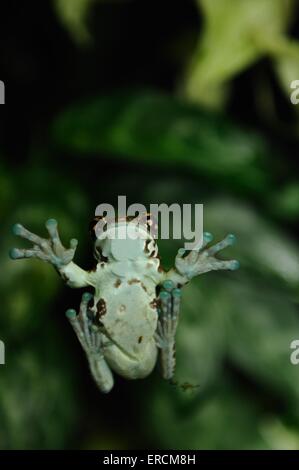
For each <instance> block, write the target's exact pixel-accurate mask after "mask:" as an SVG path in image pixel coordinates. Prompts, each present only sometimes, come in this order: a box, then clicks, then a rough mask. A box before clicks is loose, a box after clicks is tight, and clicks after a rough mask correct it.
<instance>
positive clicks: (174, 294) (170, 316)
mask: <svg viewBox="0 0 299 470" xmlns="http://www.w3.org/2000/svg"><path fill="white" fill-rule="evenodd" d="M180 301H181V290H180V289H177V288H174V283H173V282H172V281H170V280H168V281H165V282H164V283H163V284H162V289H161V291H160V294H159V299H158V304H159V307H158V315H159V318H158V324H157V331H156V335H155V339H156V344H157V347H158V348H159V349H160V350H161V352H160V357H161V369H162V376H163V378H164V379H167V380H168V379H171V378H172V377H173V374H174V370H175V334H176V330H177V326H178V321H179V311H180Z"/></svg>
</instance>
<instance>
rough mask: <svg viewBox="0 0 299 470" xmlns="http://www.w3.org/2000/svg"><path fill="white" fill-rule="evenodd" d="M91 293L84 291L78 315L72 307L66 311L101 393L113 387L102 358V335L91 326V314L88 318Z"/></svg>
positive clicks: (108, 370)
mask: <svg viewBox="0 0 299 470" xmlns="http://www.w3.org/2000/svg"><path fill="white" fill-rule="evenodd" d="M92 297H93V296H92V295H91V294H89V293H88V292H85V293H84V294H83V296H82V301H81V304H80V310H79V315H77V313H76V311H75V310H73V309H69V310H67V312H66V316H67V318H68V319H69V321H70V323H71V325H72V327H73V328H74V331H75V333H76V335H77V337H78V339H79V341H80V343H81V346H82V348H83V349H84V351H85V353H86V356H87V360H88V363H89V367H90V371H91V373H92V376H93V378H94V380H95V382H96V384H97V386H98V387H99V389H100V390H101V392H103V393H108V392H110V390H111V389H112V387H113V384H114V381H113V376H112V372H111V370H110V368H109V366H108V365H107V363H106V361H105V358H104V347H105V346H104V344H103V341H104V338H105V337H104V335H103V334H102V333H100V332H99V331H98V329H97V328H96V327H94V326H93V322H92V314H91V315H90V317H91V318H89V316H88V313H89V310H88V303H89V302H90V300H91V299H92ZM90 313H91V312H90Z"/></svg>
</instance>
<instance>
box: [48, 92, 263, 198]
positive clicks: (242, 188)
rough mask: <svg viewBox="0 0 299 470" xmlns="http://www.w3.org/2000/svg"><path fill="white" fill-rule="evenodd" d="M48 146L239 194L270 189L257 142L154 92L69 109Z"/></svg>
mask: <svg viewBox="0 0 299 470" xmlns="http://www.w3.org/2000/svg"><path fill="white" fill-rule="evenodd" d="M53 138H54V142H55V143H56V144H57V145H58V146H59V148H62V149H64V150H67V151H68V152H70V153H72V154H75V155H76V154H77V155H81V156H82V157H84V156H85V157H86V156H93V157H95V158H97V157H99V155H100V154H101V153H109V154H110V156H111V157H112V156H113V155H114V156H117V157H118V158H125V159H131V160H133V161H134V160H136V161H137V162H141V163H143V162H146V163H147V164H148V165H149V164H151V165H155V166H158V167H162V168H169V169H176V168H179V169H182V170H183V169H186V170H189V171H192V172H193V173H194V174H195V175H198V176H207V177H209V178H210V179H211V180H213V181H214V183H215V184H219V185H224V186H226V187H228V188H230V189H231V190H232V189H236V190H238V191H239V192H242V193H245V192H248V191H250V192H254V193H265V192H267V190H268V189H269V187H270V186H271V178H272V177H271V175H270V174H269V172H268V170H267V166H268V165H269V159H268V154H269V150H268V149H267V146H266V145H265V144H264V142H263V141H262V139H261V138H260V137H259V136H258V135H256V134H253V133H252V132H249V131H247V132H245V131H242V130H240V129H239V128H237V127H236V126H234V125H233V124H232V123H230V122H229V121H228V119H227V117H225V116H221V115H220V116H219V115H215V114H212V113H209V112H205V111H203V110H201V109H198V108H197V107H193V106H190V105H186V104H184V103H182V102H180V101H178V100H175V99H173V98H171V97H169V96H167V95H163V94H158V93H155V92H139V93H119V94H115V95H112V96H105V97H100V98H98V99H94V100H92V101H91V102H87V103H84V102H83V103H81V104H79V105H77V106H73V107H71V108H70V109H68V110H67V111H65V112H64V113H63V114H62V115H61V116H60V117H58V118H57V119H56V121H55V123H54V128H53Z"/></svg>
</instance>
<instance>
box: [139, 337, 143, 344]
mask: <svg viewBox="0 0 299 470" xmlns="http://www.w3.org/2000/svg"><path fill="white" fill-rule="evenodd" d="M142 340H143V336H139V338H138V343H139V344H140V343H141V341H142Z"/></svg>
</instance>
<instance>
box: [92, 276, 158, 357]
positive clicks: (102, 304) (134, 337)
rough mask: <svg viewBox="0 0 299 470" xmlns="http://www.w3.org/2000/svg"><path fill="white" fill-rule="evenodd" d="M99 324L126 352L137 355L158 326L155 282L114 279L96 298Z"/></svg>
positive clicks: (95, 306)
mask: <svg viewBox="0 0 299 470" xmlns="http://www.w3.org/2000/svg"><path fill="white" fill-rule="evenodd" d="M94 308H95V309H96V318H97V321H98V323H100V324H102V325H103V326H104V328H105V331H106V332H107V336H108V337H109V338H111V340H112V341H113V342H115V344H117V345H118V346H119V347H120V348H121V349H122V350H123V351H124V352H125V353H127V354H129V355H131V356H138V355H139V354H142V351H143V350H144V348H145V347H146V344H147V343H148V342H149V341H150V340H151V339H152V338H153V336H154V333H155V330H156V327H157V317H158V315H157V307H156V293H155V286H154V283H152V282H150V281H149V280H148V281H142V280H141V279H137V278H133V279H124V280H120V279H115V280H113V282H112V283H111V284H110V285H109V286H106V289H105V290H104V293H103V295H100V296H99V298H95V304H94Z"/></svg>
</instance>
